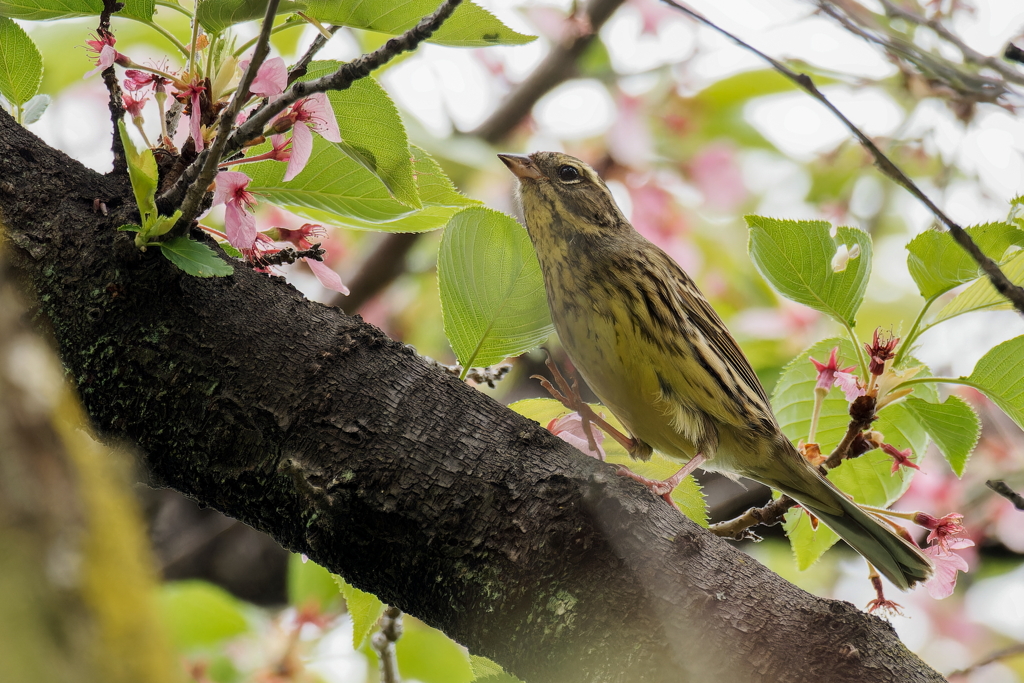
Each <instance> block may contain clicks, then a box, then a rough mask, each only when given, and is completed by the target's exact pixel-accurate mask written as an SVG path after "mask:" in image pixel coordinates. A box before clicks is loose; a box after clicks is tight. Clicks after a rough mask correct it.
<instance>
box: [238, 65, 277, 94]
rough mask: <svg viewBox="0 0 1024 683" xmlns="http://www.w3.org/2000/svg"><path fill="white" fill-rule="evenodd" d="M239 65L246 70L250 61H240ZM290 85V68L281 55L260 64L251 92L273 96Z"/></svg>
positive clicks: (250, 88) (250, 87)
mask: <svg viewBox="0 0 1024 683" xmlns="http://www.w3.org/2000/svg"><path fill="white" fill-rule="evenodd" d="M238 66H240V67H241V68H242V70H243V71H244V70H245V69H246V68H248V66H249V61H248V60H246V61H244V62H239V63H238ZM287 85H288V69H286V68H285V66H284V60H283V59H281V58H280V57H273V58H272V59H268V60H267V61H265V62H263V64H261V65H260V68H259V70H258V71H257V72H256V78H255V79H253V82H252V85H250V86H249V92H251V93H252V94H254V95H260V96H261V97H273V96H274V95H280V94H281V93H283V92H284V89H285V87H286V86H287Z"/></svg>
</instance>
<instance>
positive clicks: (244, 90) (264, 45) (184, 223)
mask: <svg viewBox="0 0 1024 683" xmlns="http://www.w3.org/2000/svg"><path fill="white" fill-rule="evenodd" d="M280 2H281V0H269V2H268V3H267V11H266V13H265V14H264V15H263V25H262V26H261V27H260V36H259V40H257V41H256V48H255V49H254V50H253V54H252V59H250V60H249V66H247V67H246V69H245V73H243V74H242V79H241V80H240V81H239V82H238V89H237V90H235V94H234V95H232V96H231V102H229V103H228V106H227V107H225V109H224V111H222V112H221V115H220V125H219V126H218V128H217V137H216V138H215V139H214V141H213V143H212V144H211V145H210V148H209V149H208V150H206V152H205V153H204V155H201V156H200V157H199V158H198V159H196V161H195V162H194V163H193V164H192V166H191V167H190V168H189V170H191V169H193V168H201V169H202V170H201V171H200V172H199V173H198V174H195V175H196V177H195V178H193V179H192V180H191V181H190V182H189V184H188V186H187V187H188V190H186V192H185V198H184V199H183V200H182V202H181V207H180V208H181V218H180V219H179V220H178V223H177V224H176V225H175V228H174V229H173V230H172V231H171V233H172V234H184V232H185V230H187V228H188V226H189V225H190V224H191V223H192V221H193V220H194V219H195V217H196V216H198V215H199V210H200V205H201V204H202V201H203V198H204V197H206V193H207V190H208V188H209V187H210V183H212V182H213V178H214V176H216V175H217V165H218V164H219V163H220V160H221V159H222V158H223V156H224V155H225V153H226V150H225V148H226V147H227V144H228V134H229V133H230V132H231V127H232V126H233V125H235V117H236V116H238V112H239V111H240V110H241V109H242V105H243V104H244V103H245V102H246V101H247V100H248V99H249V86H251V85H252V82H253V81H254V80H255V79H256V72H257V71H258V70H259V68H260V66H262V65H263V60H264V59H266V58H267V55H268V54H269V53H270V33H271V30H272V29H273V28H274V19H275V17H277V7H278V5H279V4H280ZM192 51H193V52H195V46H194V45H193V46H192ZM192 116H199V112H196V111H193V112H192ZM187 174H188V172H187V171H186V173H184V174H182V178H184V176H185V175H187ZM178 182H179V183H180V182H181V180H179V181H178Z"/></svg>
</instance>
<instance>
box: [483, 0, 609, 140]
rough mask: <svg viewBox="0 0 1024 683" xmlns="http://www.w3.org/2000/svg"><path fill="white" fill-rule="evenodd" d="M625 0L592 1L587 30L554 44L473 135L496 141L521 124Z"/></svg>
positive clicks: (566, 74)
mask: <svg viewBox="0 0 1024 683" xmlns="http://www.w3.org/2000/svg"><path fill="white" fill-rule="evenodd" d="M622 1H623V0H591V2H589V3H588V4H587V9H586V12H585V14H584V16H583V19H584V22H585V24H589V25H590V30H589V31H586V32H579V31H577V32H576V33H575V34H572V33H570V35H568V36H567V37H566V38H565V39H564V40H563V41H562V42H560V43H558V44H557V45H554V46H552V47H551V51H550V52H549V53H548V56H547V57H545V58H544V61H543V62H541V63H540V65H538V66H537V68H536V69H534V70H533V72H532V73H531V74H530V75H529V76H527V78H526V80H525V81H523V82H522V83H520V84H519V86H518V87H517V88H516V89H515V90H514V91H513V92H512V94H511V95H509V97H508V99H506V100H505V102H503V103H502V105H501V107H500V108H499V109H498V110H497V111H495V112H494V113H493V114H491V116H489V117H488V118H487V120H486V121H484V122H483V123H481V124H480V125H479V126H478V127H477V128H476V130H474V131H473V132H472V133H471V135H475V136H476V137H478V138H480V139H481V140H484V141H485V142H489V143H491V144H494V143H496V142H499V141H500V140H503V139H504V138H505V137H506V136H508V134H509V133H510V132H512V129H513V128H515V127H516V126H517V125H519V122H520V121H522V120H523V119H524V118H525V117H526V115H527V114H529V113H530V110H531V109H533V105H534V104H536V103H537V100H539V99H540V98H541V97H543V96H544V95H545V94H547V93H548V92H550V91H551V89H552V88H554V87H555V86H556V85H558V84H560V83H562V82H563V81H565V80H566V79H568V78H569V77H570V76H572V74H573V72H574V71H575V69H576V61H577V60H578V59H579V58H580V56H581V55H582V54H583V52H584V51H585V50H586V49H587V48H588V47H590V44H591V43H593V42H594V40H595V39H596V38H597V34H598V32H599V31H600V30H601V27H602V26H603V25H604V23H605V22H606V21H608V18H609V17H610V16H611V15H612V13H613V12H615V10H616V9H618V8H619V5H621V4H622Z"/></svg>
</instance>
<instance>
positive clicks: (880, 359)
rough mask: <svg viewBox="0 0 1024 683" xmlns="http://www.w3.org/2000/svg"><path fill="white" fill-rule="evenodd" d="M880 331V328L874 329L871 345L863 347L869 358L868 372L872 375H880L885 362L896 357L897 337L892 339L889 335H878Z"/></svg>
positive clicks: (898, 340)
mask: <svg viewBox="0 0 1024 683" xmlns="http://www.w3.org/2000/svg"><path fill="white" fill-rule="evenodd" d="M880 329H881V328H877V327H876V328H875V334H874V336H873V337H872V339H871V343H870V344H865V345H864V348H865V349H866V350H867V352H868V356H869V357H870V358H871V364H870V365H869V366H868V372H870V373H871V374H872V375H881V374H882V372H883V370H884V369H885V361H887V360H889V359H891V358H892V357H893V356H895V355H896V354H895V353H894V351H895V349H896V345H897V344H899V343H900V338H899V337H894V336H892V335H891V334H889V335H886V334H885V333H884V332H883V333H882V334H881V335H879V331H880Z"/></svg>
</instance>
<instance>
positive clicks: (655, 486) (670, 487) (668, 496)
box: [616, 453, 707, 510]
mask: <svg viewBox="0 0 1024 683" xmlns="http://www.w3.org/2000/svg"><path fill="white" fill-rule="evenodd" d="M705 462H707V458H706V457H704V454H703V453H698V454H697V455H695V456H693V457H692V458H691V459H690V462H688V463H686V464H685V465H683V467H682V468H681V469H680V470H679V471H678V472H676V473H675V474H673V475H672V476H671V477H669V478H668V479H648V478H647V477H642V476H640V475H639V474H637V473H636V472H633V471H632V470H630V469H629V468H628V467H620V468H619V471H618V472H616V474H618V475H619V476H620V477H629V478H630V479H632V480H633V481H638V482H640V483H641V484H643V485H644V486H646V487H647V488H649V489H650V490H651V493H653V494H654V495H656V496H661V497H662V498H664V499H665V502H666V503H668V504H669V505H671V506H672V507H674V508H676V509H677V510H678V509H679V506H678V505H676V503H675V501H674V500H672V491H674V490H675V488H676V487H677V486H679V482H681V481H682V480H683V479H685V478H686V477H687V475H689V474H690V473H691V472H693V471H694V470H695V469H697V468H698V467H700V466H701V465H703V464H704V463H705Z"/></svg>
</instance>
